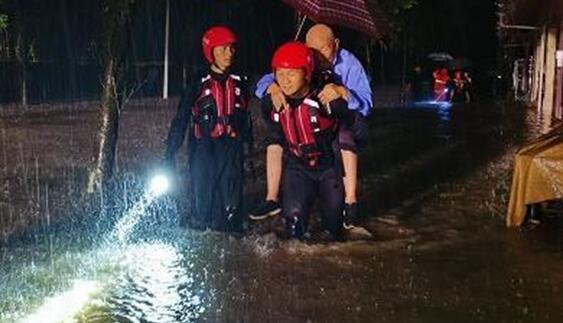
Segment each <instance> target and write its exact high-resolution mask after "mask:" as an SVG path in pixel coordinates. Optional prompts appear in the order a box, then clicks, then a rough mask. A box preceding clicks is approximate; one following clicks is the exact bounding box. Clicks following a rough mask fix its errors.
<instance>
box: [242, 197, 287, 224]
mask: <svg viewBox="0 0 563 323" xmlns="http://www.w3.org/2000/svg"><path fill="white" fill-rule="evenodd" d="M280 212H281V205H280V202H278V201H271V200H266V201H262V202H261V203H259V204H258V205H255V206H254V207H253V208H252V209H251V210H250V212H249V215H248V217H249V218H250V219H251V220H255V221H258V220H264V219H266V218H267V217H269V216H274V215H278V214H280Z"/></svg>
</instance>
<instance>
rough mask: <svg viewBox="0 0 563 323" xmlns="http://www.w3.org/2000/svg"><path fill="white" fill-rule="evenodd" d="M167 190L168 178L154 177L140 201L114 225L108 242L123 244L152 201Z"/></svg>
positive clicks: (158, 175)
mask: <svg viewBox="0 0 563 323" xmlns="http://www.w3.org/2000/svg"><path fill="white" fill-rule="evenodd" d="M168 188H169V181H168V178H167V177H166V176H164V175H162V174H157V175H156V176H154V177H153V178H152V180H151V182H150V186H149V189H148V190H147V191H146V192H145V194H144V195H143V196H142V197H141V199H140V200H139V201H138V202H137V203H135V204H134V205H133V207H132V208H131V209H129V211H128V212H127V213H126V214H125V215H124V216H123V217H121V219H119V221H118V222H117V223H116V225H115V227H114V229H113V231H112V232H111V233H110V236H109V241H110V242H111V241H113V240H117V241H118V242H123V241H125V240H126V239H127V237H128V236H129V235H130V234H131V232H132V231H133V229H134V227H135V225H136V224H137V223H139V220H140V219H141V217H142V216H143V215H144V214H146V212H145V211H146V209H147V208H148V207H149V206H150V205H151V204H152V203H153V202H154V200H155V199H156V198H157V197H159V196H161V195H162V194H164V193H166V192H167V191H168Z"/></svg>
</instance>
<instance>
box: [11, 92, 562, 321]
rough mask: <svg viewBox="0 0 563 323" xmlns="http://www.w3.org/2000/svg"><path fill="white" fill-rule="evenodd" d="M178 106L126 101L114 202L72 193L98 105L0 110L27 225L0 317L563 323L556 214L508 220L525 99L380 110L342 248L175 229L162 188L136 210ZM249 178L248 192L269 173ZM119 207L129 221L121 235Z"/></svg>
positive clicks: (528, 134) (14, 194)
mask: <svg viewBox="0 0 563 323" xmlns="http://www.w3.org/2000/svg"><path fill="white" fill-rule="evenodd" d="M84 110H86V111H90V112H84ZM173 113H174V104H173V102H172V103H170V104H169V105H168V106H163V105H162V104H156V103H150V102H149V103H143V104H136V105H134V106H133V107H131V109H128V110H125V111H124V112H123V115H122V117H123V120H122V127H121V133H120V136H121V137H120V140H121V141H120V143H119V148H118V155H119V156H118V165H119V178H120V181H118V182H119V183H118V185H117V187H116V192H118V193H116V194H117V195H119V196H118V197H117V198H116V199H117V200H118V201H119V203H118V205H117V206H116V207H114V208H113V209H112V210H111V211H108V210H106V211H100V210H99V209H98V208H96V205H97V203H98V202H99V201H90V200H84V199H83V198H82V197H80V194H79V192H80V190H81V187H83V185H82V184H83V181H84V177H85V172H86V170H85V167H86V166H87V165H88V163H89V160H90V158H89V157H90V156H92V155H93V154H92V151H93V150H92V149H93V148H92V147H93V145H94V142H93V140H92V137H93V134H94V131H95V129H94V126H95V122H94V119H93V118H94V117H95V114H93V113H92V112H91V110H88V109H82V108H69V109H59V110H58V112H50V113H43V112H35V113H27V114H23V115H21V114H14V113H8V114H4V115H3V118H2V140H3V142H2V144H3V147H4V148H3V150H4V152H3V155H2V158H4V160H5V163H4V169H3V173H2V174H3V178H4V184H3V185H4V187H5V189H4V192H3V193H2V195H1V198H2V199H1V200H0V202H2V204H0V210H1V211H2V224H3V226H2V228H3V232H7V231H9V230H7V229H6V228H8V227H17V228H20V231H21V228H25V227H26V226H28V225H29V223H32V224H34V229H31V230H29V231H27V232H26V233H24V234H21V235H19V234H12V235H11V238H10V239H7V240H6V242H4V244H3V245H1V246H0V248H1V249H0V264H1V266H0V283H1V286H2V288H1V289H0V322H12V321H17V320H20V319H22V320H23V321H26V320H27V321H29V322H58V321H64V319H67V321H78V322H264V321H271V322H452V321H454V320H455V321H456V322H563V302H562V299H563V297H562V296H563V257H562V256H563V247H562V246H563V244H562V243H561V240H562V237H563V231H562V228H563V226H562V224H561V222H562V221H563V220H561V217H560V216H559V217H557V216H550V217H549V219H547V221H546V224H544V225H540V226H537V227H533V228H526V229H522V230H520V229H506V228H505V227H504V218H503V216H504V212H505V209H506V204H507V198H508V188H509V184H510V180H511V167H512V162H513V158H514V154H515V152H516V150H517V149H518V148H519V147H521V146H522V145H524V143H525V142H526V141H528V140H530V139H531V138H534V137H536V136H537V135H538V129H539V125H538V124H537V122H536V120H535V116H534V114H533V112H532V111H531V110H525V109H523V108H522V107H518V106H516V105H510V104H504V103H502V102H489V103H481V104H474V105H466V106H452V107H445V106H442V107H438V106H420V107H416V108H379V109H376V111H375V113H374V115H373V116H372V117H371V121H370V122H371V128H370V129H371V133H370V135H371V136H370V143H369V144H368V146H367V147H366V149H365V151H364V152H363V153H362V158H361V177H362V180H361V190H360V195H361V206H362V213H363V214H364V215H365V216H366V220H365V223H364V225H365V228H366V231H367V232H365V231H364V232H362V231H360V230H357V231H356V232H354V233H353V234H352V235H351V236H350V239H349V241H346V242H342V243H332V242H323V241H317V240H315V241H312V242H297V241H283V240H281V239H279V238H277V236H276V234H275V232H276V231H278V230H279V219H272V220H268V221H266V222H263V223H259V224H251V225H250V228H249V233H248V234H246V235H244V236H229V235H224V234H219V233H213V232H196V231H191V230H186V229H181V228H178V226H177V214H178V213H179V211H178V209H177V208H176V205H175V204H174V203H173V202H172V199H171V198H170V197H165V198H159V199H157V200H156V201H155V202H154V204H151V205H147V206H146V207H144V208H141V207H138V204H136V203H138V201H139V200H140V199H141V198H142V196H143V192H142V186H143V177H144V172H145V171H147V170H149V169H150V168H151V166H154V165H155V163H156V162H157V161H158V159H159V156H160V154H161V152H162V148H163V147H162V140H163V138H164V135H165V132H166V127H167V125H168V122H169V120H170V118H171V116H172V114H173ZM53 129H56V130H57V131H53ZM61 129H65V130H64V131H63V130H61ZM257 132H258V136H260V127H259V126H258V130H257ZM258 156H260V154H258ZM182 158H185V156H182ZM257 164H258V165H257V166H258V169H259V172H260V171H261V170H262V169H263V168H262V167H263V165H261V160H260V161H258V162H257ZM22 174H24V175H22ZM61 174H64V176H63V175H61ZM249 184H250V185H249V190H248V191H249V192H250V195H251V196H250V197H249V198H250V199H252V198H254V199H256V198H258V197H259V196H260V192H261V191H260V190H261V189H262V188H263V187H264V183H263V179H262V178H261V177H260V178H258V180H257V181H256V182H255V183H249ZM69 199H70V200H72V201H69ZM131 210H135V211H131ZM553 214H555V213H553ZM125 217H131V218H132V219H135V221H137V222H136V223H137V225H136V226H135V228H134V229H132V230H131V231H130V235H127V237H126V238H125V239H123V238H121V239H120V238H116V236H115V235H112V234H111V233H112V230H115V228H114V227H115V225H116V223H120V222H119V220H120V219H123V218H125ZM272 230H273V231H274V233H270V231H272ZM313 231H315V228H313Z"/></svg>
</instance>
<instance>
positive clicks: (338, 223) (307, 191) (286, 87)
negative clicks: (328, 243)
mask: <svg viewBox="0 0 563 323" xmlns="http://www.w3.org/2000/svg"><path fill="white" fill-rule="evenodd" d="M313 64H314V63H313V54H312V52H311V50H310V49H309V48H307V46H305V45H304V44H302V43H299V42H289V43H285V44H284V45H282V46H280V47H279V48H278V49H277V50H276V52H275V53H274V56H273V58H272V69H273V72H274V75H275V81H276V83H277V84H278V85H279V87H280V89H281V91H282V92H283V94H284V95H285V96H286V100H287V103H288V105H287V106H286V107H283V108H282V109H281V110H279V111H278V110H276V109H275V108H273V104H272V100H271V97H270V96H269V95H267V96H265V98H264V99H263V101H262V111H263V115H264V119H265V121H266V124H267V125H268V131H269V134H268V137H269V139H270V140H271V141H272V142H271V143H270V144H278V145H281V146H282V147H283V148H284V157H283V169H284V171H283V175H282V176H283V179H282V187H281V193H282V204H283V205H282V210H283V211H282V212H283V216H284V218H285V224H286V232H287V234H288V236H289V237H292V238H301V237H303V235H304V234H305V232H306V231H307V226H308V222H309V213H310V211H311V210H310V209H311V206H312V204H313V203H314V201H315V198H316V197H317V196H318V197H319V198H320V200H321V201H320V202H321V203H320V206H321V214H322V225H323V228H324V229H325V230H327V231H328V232H330V233H331V234H332V237H333V238H335V239H339V238H341V237H342V234H343V225H342V221H343V214H342V210H343V207H344V189H343V182H342V168H341V162H339V161H340V155H339V151H338V145H337V144H336V142H335V139H336V138H337V134H338V127H339V125H340V124H344V125H347V126H352V125H353V123H354V114H353V113H354V112H353V111H350V110H348V109H347V105H346V104H347V103H346V101H345V100H343V99H336V100H334V101H332V102H330V104H328V105H326V106H325V105H323V104H322V103H321V102H320V101H319V99H318V98H317V96H316V95H315V94H314V93H313V89H314V88H315V85H314V84H312V82H311V78H312V73H313V67H314V66H313Z"/></svg>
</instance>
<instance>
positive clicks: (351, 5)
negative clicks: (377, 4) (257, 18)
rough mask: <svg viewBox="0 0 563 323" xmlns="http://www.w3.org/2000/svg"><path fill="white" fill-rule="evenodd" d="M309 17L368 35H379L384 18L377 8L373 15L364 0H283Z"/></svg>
mask: <svg viewBox="0 0 563 323" xmlns="http://www.w3.org/2000/svg"><path fill="white" fill-rule="evenodd" d="M283 1H284V2H285V3H287V4H289V5H290V6H292V7H293V8H295V9H296V10H297V11H299V12H300V13H302V14H303V15H305V16H307V17H309V19H311V20H313V21H315V22H318V23H326V24H331V25H339V26H343V27H348V28H352V29H355V30H358V31H360V32H363V33H365V34H367V35H369V36H374V37H381V30H382V28H383V26H384V18H383V15H382V14H381V13H380V11H379V10H376V11H375V12H374V13H375V14H376V18H377V25H376V20H375V19H374V16H372V14H371V13H370V11H369V10H368V7H367V4H366V1H365V0H283Z"/></svg>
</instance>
